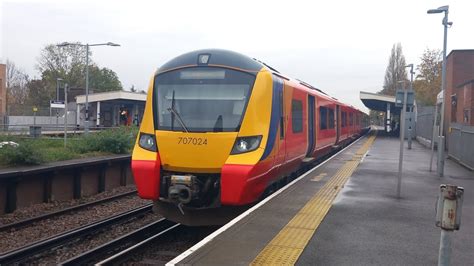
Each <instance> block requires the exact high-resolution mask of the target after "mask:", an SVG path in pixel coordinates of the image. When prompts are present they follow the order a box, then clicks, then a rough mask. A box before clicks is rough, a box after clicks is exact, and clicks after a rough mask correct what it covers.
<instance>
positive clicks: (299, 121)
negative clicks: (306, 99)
mask: <svg viewBox="0 0 474 266" xmlns="http://www.w3.org/2000/svg"><path fill="white" fill-rule="evenodd" d="M291 124H292V129H293V133H299V132H303V102H302V101H300V100H292V102H291Z"/></svg>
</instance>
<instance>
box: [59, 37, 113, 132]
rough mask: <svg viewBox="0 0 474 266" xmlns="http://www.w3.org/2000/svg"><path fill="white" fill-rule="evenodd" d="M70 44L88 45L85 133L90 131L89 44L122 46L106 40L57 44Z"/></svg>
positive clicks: (60, 45)
mask: <svg viewBox="0 0 474 266" xmlns="http://www.w3.org/2000/svg"><path fill="white" fill-rule="evenodd" d="M69 45H78V46H85V47H86V120H85V121H84V133H85V134H88V133H89V46H114V47H117V46H120V44H118V43H113V42H106V43H93V44H88V43H86V44H82V43H71V42H62V43H60V44H57V45H56V46H58V47H66V46H69Z"/></svg>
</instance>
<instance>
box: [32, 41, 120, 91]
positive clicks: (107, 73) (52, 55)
mask: <svg viewBox="0 0 474 266" xmlns="http://www.w3.org/2000/svg"><path fill="white" fill-rule="evenodd" d="M91 56H92V53H91V52H90V50H89V88H91V89H92V90H93V91H94V92H102V91H111V90H121V89H122V84H121V82H120V80H119V79H118V77H117V74H116V73H115V72H114V71H113V70H111V69H108V68H99V66H97V65H96V64H95V63H94V62H93V61H92V60H91V59H90V58H91ZM37 68H38V70H39V71H40V73H41V78H42V81H43V83H42V84H43V85H44V86H46V88H47V89H46V90H45V91H44V93H46V94H47V95H48V97H49V98H50V99H53V98H56V96H55V95H56V80H57V78H61V79H63V81H64V82H65V83H67V84H68V85H69V87H71V88H72V87H74V88H85V85H86V82H85V76H86V73H85V72H86V71H85V69H86V47H84V46H81V45H68V46H61V47H58V46H57V45H53V44H50V45H47V46H45V47H44V48H43V49H42V50H41V54H40V57H39V58H38V64H37Z"/></svg>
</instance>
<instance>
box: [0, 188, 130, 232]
mask: <svg viewBox="0 0 474 266" xmlns="http://www.w3.org/2000/svg"><path fill="white" fill-rule="evenodd" d="M136 193H137V191H136V190H134V191H129V192H125V193H121V194H118V195H114V196H111V197H108V198H104V199H99V200H95V201H91V202H87V203H83V204H80V205H77V206H73V207H69V208H65V209H62V210H59V211H55V212H49V213H46V214H43V215H39V216H35V217H32V218H29V219H25V220H21V221H18V222H14V223H9V224H5V225H2V226H0V232H1V231H6V230H9V229H11V228H21V227H25V226H27V225H30V224H32V223H34V222H38V221H41V220H45V219H48V218H51V217H54V216H58V215H62V214H65V213H68V212H73V211H79V210H82V209H85V208H87V207H91V206H95V205H99V204H102V203H106V202H109V201H113V200H116V199H120V198H123V197H127V196H130V195H133V194H136Z"/></svg>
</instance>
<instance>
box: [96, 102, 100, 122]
mask: <svg viewBox="0 0 474 266" xmlns="http://www.w3.org/2000/svg"><path fill="white" fill-rule="evenodd" d="M96 117H97V121H96V126H97V127H99V126H100V102H97V116H96Z"/></svg>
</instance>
